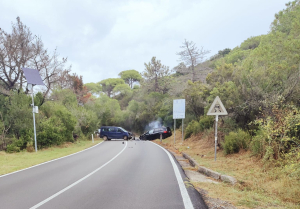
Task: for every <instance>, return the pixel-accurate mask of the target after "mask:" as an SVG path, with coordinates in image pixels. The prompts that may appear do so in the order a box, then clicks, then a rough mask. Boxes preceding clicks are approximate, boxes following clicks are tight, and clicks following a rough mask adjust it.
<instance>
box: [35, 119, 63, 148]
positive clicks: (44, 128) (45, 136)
mask: <svg viewBox="0 0 300 209" xmlns="http://www.w3.org/2000/svg"><path fill="white" fill-rule="evenodd" d="M65 131H66V128H65V127H64V125H63V124H62V122H61V120H60V118H57V117H55V116H53V117H51V118H50V119H47V120H45V121H43V122H41V124H40V131H39V133H38V135H37V145H38V146H39V148H43V147H49V146H51V145H60V144H61V143H62V142H64V141H65V140H64V138H63V136H64V134H63V133H65Z"/></svg>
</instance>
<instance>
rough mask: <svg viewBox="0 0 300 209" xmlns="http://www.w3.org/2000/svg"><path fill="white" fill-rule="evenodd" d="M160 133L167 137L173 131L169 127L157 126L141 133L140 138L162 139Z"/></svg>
mask: <svg viewBox="0 0 300 209" xmlns="http://www.w3.org/2000/svg"><path fill="white" fill-rule="evenodd" d="M160 135H162V138H163V139H165V138H167V137H169V136H172V131H171V129H170V128H169V127H161V128H155V129H152V130H150V131H148V132H146V133H144V134H143V135H141V136H140V140H154V139H160Z"/></svg>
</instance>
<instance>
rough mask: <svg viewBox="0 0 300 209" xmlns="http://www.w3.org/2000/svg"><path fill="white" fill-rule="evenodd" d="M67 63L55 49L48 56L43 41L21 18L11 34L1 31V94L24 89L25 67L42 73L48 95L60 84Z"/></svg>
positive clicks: (13, 24) (13, 25)
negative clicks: (56, 83) (52, 88)
mask: <svg viewBox="0 0 300 209" xmlns="http://www.w3.org/2000/svg"><path fill="white" fill-rule="evenodd" d="M66 62H67V59H66V58H62V59H61V60H60V59H59V55H58V53H57V51H56V50H55V51H54V52H53V54H49V53H48V51H47V50H46V49H44V45H43V42H42V40H41V38H40V37H38V36H36V35H33V34H32V33H31V31H30V29H29V28H28V27H27V26H26V25H24V24H23V23H22V22H21V20H20V18H19V17H18V18H17V22H16V23H12V32H11V34H9V33H6V32H5V31H4V30H2V29H1V28H0V81H1V82H0V86H1V87H0V93H2V94H8V91H9V90H11V89H18V90H21V89H23V88H24V83H26V80H25V77H24V75H23V70H22V68H23V67H29V68H35V69H37V70H38V71H39V72H40V75H41V76H42V79H43V81H44V83H45V86H46V91H45V93H44V96H46V95H47V94H48V92H49V91H50V89H51V87H52V85H53V83H55V82H57V81H58V79H59V77H60V74H61V73H62V72H63V69H64V65H65V63H66Z"/></svg>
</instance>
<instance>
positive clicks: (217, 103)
mask: <svg viewBox="0 0 300 209" xmlns="http://www.w3.org/2000/svg"><path fill="white" fill-rule="evenodd" d="M207 115H215V116H216V123H215V161H216V160H217V141H218V119H219V115H228V113H227V111H226V109H225V107H224V105H223V103H222V102H221V99H220V98H219V97H218V96H217V97H216V98H215V100H214V102H213V103H212V105H211V106H210V108H209V110H208V112H207Z"/></svg>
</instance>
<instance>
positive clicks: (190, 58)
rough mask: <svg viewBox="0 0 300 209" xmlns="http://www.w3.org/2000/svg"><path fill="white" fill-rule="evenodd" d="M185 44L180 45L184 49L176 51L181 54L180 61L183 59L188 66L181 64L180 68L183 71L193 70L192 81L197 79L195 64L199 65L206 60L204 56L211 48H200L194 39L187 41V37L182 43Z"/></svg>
mask: <svg viewBox="0 0 300 209" xmlns="http://www.w3.org/2000/svg"><path fill="white" fill-rule="evenodd" d="M182 44H183V46H180V48H182V49H183V51H181V52H178V53H176V54H177V55H179V56H180V61H183V62H184V64H185V65H186V68H185V66H184V65H182V64H181V67H183V66H184V67H183V68H181V69H180V70H181V71H182V73H184V72H183V71H187V70H188V69H190V70H192V81H193V82H195V81H196V73H195V66H197V65H198V64H199V63H202V62H203V60H204V57H205V55H206V54H208V53H209V52H210V51H209V50H204V49H203V47H201V49H200V50H199V49H198V48H197V47H196V44H195V43H194V42H192V41H190V42H189V41H187V40H186V39H185V40H184V42H183V43H182Z"/></svg>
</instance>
